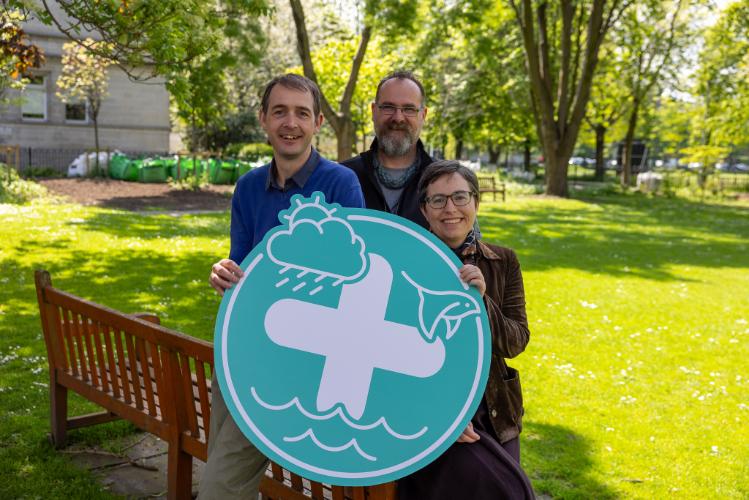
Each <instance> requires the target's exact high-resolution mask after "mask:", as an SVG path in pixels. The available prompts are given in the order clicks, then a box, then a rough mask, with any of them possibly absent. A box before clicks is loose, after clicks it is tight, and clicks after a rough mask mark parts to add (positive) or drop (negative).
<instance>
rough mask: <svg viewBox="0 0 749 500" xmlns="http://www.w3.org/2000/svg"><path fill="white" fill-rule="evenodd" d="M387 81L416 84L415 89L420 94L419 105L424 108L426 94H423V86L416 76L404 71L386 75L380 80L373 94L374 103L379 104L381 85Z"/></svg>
mask: <svg viewBox="0 0 749 500" xmlns="http://www.w3.org/2000/svg"><path fill="white" fill-rule="evenodd" d="M389 80H411V81H412V82H414V83H415V84H416V86H417V87H419V92H421V105H422V106H424V105H425V104H426V98H427V97H426V94H425V93H424V85H422V84H421V81H419V79H418V78H416V75H414V74H413V73H412V72H411V71H404V70H398V71H393V72H392V73H390V74H388V75H387V76H386V77H385V78H383V79H382V80H380V83H378V84H377V92H375V102H379V100H380V89H381V88H382V86H383V85H385V82H387V81H389Z"/></svg>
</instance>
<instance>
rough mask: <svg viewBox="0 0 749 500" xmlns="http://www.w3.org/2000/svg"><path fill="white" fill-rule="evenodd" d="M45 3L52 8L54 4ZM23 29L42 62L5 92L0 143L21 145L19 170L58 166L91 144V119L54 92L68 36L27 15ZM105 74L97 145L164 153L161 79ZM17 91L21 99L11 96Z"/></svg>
mask: <svg viewBox="0 0 749 500" xmlns="http://www.w3.org/2000/svg"><path fill="white" fill-rule="evenodd" d="M49 5H50V6H52V7H53V8H54V6H55V5H56V4H55V3H54V2H49ZM58 15H60V14H58ZM60 17H62V16H61V15H60ZM23 29H24V31H25V32H26V33H27V35H28V38H29V40H30V41H31V43H33V44H35V45H37V46H38V47H40V48H41V49H42V51H43V52H44V56H45V59H46V61H45V64H44V66H43V67H41V68H39V69H35V70H33V75H32V77H31V79H30V80H31V82H30V83H29V85H27V86H26V88H25V90H24V91H23V92H20V93H19V92H16V91H9V92H8V94H9V97H10V98H12V99H13V102H12V103H11V104H9V105H6V106H2V107H0V144H2V145H19V146H21V155H20V156H21V167H22V169H23V168H27V167H29V166H31V167H52V168H58V169H60V168H62V166H65V165H67V163H69V162H70V160H71V159H72V158H74V157H75V156H77V155H79V154H80V153H82V152H84V151H85V150H91V149H93V148H94V129H93V124H92V123H91V121H90V120H89V119H88V116H87V113H86V104H85V103H79V104H66V103H64V102H62V101H61V100H60V99H59V98H58V97H57V85H56V81H57V77H58V76H59V75H60V72H61V70H62V64H61V56H62V46H63V44H64V43H66V42H68V41H69V39H68V38H67V37H66V36H65V35H64V34H63V33H61V32H60V31H59V30H58V29H57V28H55V27H54V26H48V25H45V24H43V23H41V22H39V21H37V20H36V19H33V18H32V19H29V20H28V21H27V22H26V23H24V25H23ZM87 36H91V37H92V38H94V39H96V38H98V37H97V36H96V35H95V34H92V33H82V34H81V38H85V37H87ZM108 73H109V74H108V79H109V90H108V92H109V93H108V95H107V96H106V97H105V98H104V99H103V100H102V105H101V110H100V112H99V120H98V121H99V143H100V146H101V148H102V149H110V150H115V149H118V150H120V151H125V152H132V153H143V154H145V153H166V152H168V151H169V149H170V147H169V140H170V130H171V127H170V119H169V94H168V92H167V90H166V87H165V86H164V84H163V81H158V80H153V79H151V80H148V81H147V82H146V83H143V82H135V81H132V80H131V79H130V78H129V77H128V75H127V74H126V73H125V72H124V71H123V70H122V69H120V68H119V67H117V66H110V67H109V69H108ZM19 94H20V97H21V99H17V98H18V97H19ZM14 98H15V99H14ZM19 101H20V102H19Z"/></svg>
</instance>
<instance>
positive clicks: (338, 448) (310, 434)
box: [283, 429, 377, 462]
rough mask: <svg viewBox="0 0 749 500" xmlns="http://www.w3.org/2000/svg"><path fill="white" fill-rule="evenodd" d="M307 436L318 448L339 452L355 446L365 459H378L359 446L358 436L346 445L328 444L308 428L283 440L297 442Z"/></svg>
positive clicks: (371, 460)
mask: <svg viewBox="0 0 749 500" xmlns="http://www.w3.org/2000/svg"><path fill="white" fill-rule="evenodd" d="M306 437H308V438H310V439H311V440H312V442H313V443H315V445H316V446H317V447H318V448H320V449H322V450H325V451H331V452H334V453H337V452H340V451H345V450H348V449H349V448H354V450H356V452H357V453H358V454H359V455H360V456H361V457H362V458H365V459H367V460H369V461H370V462H375V461H377V457H373V456H372V455H369V454H367V453H365V452H364V450H362V449H361V448H360V447H359V443H357V442H356V438H351V441H349V442H348V443H346V444H344V445H341V446H328V445H326V444H323V443H321V442H320V440H319V439H317V436H315V433H314V431H313V430H312V429H307V430H306V431H304V432H303V433H302V434H300V435H298V436H293V437H285V438H283V440H284V441H286V442H287V443H295V442H297V441H301V440H302V439H304V438H306Z"/></svg>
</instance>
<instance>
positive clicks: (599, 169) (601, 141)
mask: <svg viewBox="0 0 749 500" xmlns="http://www.w3.org/2000/svg"><path fill="white" fill-rule="evenodd" d="M595 130H596V173H595V180H597V181H598V182H602V181H603V179H604V177H605V175H606V170H605V169H606V165H605V164H604V162H605V159H604V157H603V151H604V146H605V144H606V143H605V139H606V127H604V126H603V124H602V123H599V124H597V125H596V126H595Z"/></svg>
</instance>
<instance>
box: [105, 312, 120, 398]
mask: <svg viewBox="0 0 749 500" xmlns="http://www.w3.org/2000/svg"><path fill="white" fill-rule="evenodd" d="M102 333H103V334H104V345H105V346H106V350H107V370H106V371H107V372H109V373H111V372H112V371H116V370H117V365H116V364H115V361H114V351H113V350H112V330H111V329H110V328H109V325H106V324H105V325H102ZM111 381H112V393H113V394H114V397H116V398H118V399H119V398H120V394H121V393H120V381H119V379H118V378H117V377H112V378H111Z"/></svg>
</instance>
